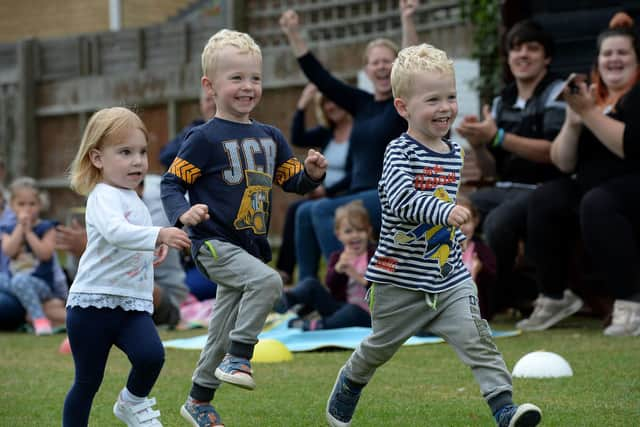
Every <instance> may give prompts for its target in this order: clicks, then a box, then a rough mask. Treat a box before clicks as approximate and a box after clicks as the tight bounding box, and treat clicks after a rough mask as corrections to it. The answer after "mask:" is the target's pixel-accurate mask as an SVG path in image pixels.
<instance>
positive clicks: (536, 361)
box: [512, 351, 573, 378]
mask: <svg viewBox="0 0 640 427" xmlns="http://www.w3.org/2000/svg"><path fill="white" fill-rule="evenodd" d="M512 375H513V376H514V377H520V378H557V377H571V376H573V370H572V369H571V365H569V362H567V361H566V360H565V359H564V358H563V357H562V356H560V355H558V354H556V353H551V352H548V351H534V352H532V353H528V354H525V355H524V356H522V358H521V359H520V360H518V362H516V365H515V366H514V367H513V373H512Z"/></svg>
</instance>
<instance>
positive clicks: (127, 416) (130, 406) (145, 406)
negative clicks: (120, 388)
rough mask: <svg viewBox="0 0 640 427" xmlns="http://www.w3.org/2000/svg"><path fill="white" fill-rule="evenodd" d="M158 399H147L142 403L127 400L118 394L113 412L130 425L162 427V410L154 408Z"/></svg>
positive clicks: (132, 426) (133, 426) (135, 426)
mask: <svg viewBox="0 0 640 427" xmlns="http://www.w3.org/2000/svg"><path fill="white" fill-rule="evenodd" d="M155 404H156V399H155V398H151V399H145V400H144V401H143V402H142V403H129V402H125V401H124V400H122V399H121V398H120V395H118V400H116V403H115V405H113V414H114V415H115V416H116V417H118V419H119V420H120V421H122V422H123V423H125V424H126V425H127V426H129V427H162V424H161V423H160V420H159V419H158V418H160V411H156V410H154V409H153V405H155Z"/></svg>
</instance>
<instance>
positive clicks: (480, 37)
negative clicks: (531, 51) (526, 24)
mask: <svg viewBox="0 0 640 427" xmlns="http://www.w3.org/2000/svg"><path fill="white" fill-rule="evenodd" d="M500 3H501V2H500V0H462V1H461V7H462V17H463V19H465V20H467V21H468V22H470V23H471V25H472V26H473V30H472V31H473V35H472V40H473V48H472V51H471V56H472V58H474V59H477V60H478V63H479V67H480V75H479V76H478V78H477V79H476V80H475V81H474V86H475V89H476V90H477V91H478V93H479V95H480V100H481V102H482V103H483V104H484V103H490V102H491V99H492V98H493V97H494V96H495V95H496V94H497V93H498V91H499V90H500V88H501V86H502V58H501V55H500V22H501V19H500Z"/></svg>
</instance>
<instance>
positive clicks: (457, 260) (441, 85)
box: [327, 44, 541, 427]
mask: <svg viewBox="0 0 640 427" xmlns="http://www.w3.org/2000/svg"><path fill="white" fill-rule="evenodd" d="M391 86H392V89H393V96H394V105H395V107H396V109H397V111H398V113H399V114H400V115H401V116H402V117H404V118H405V119H406V120H407V122H408V124H409V126H408V129H407V132H406V133H404V134H402V135H401V136H400V137H398V138H397V139H395V140H393V141H391V142H390V143H389V145H388V146H387V149H386V152H385V155H384V162H383V172H382V178H381V179H380V182H379V184H378V191H379V194H380V203H381V205H382V230H381V233H380V241H379V244H378V248H377V250H376V252H375V254H374V256H373V258H372V259H371V261H370V263H369V267H368V269H367V274H366V279H367V280H368V281H369V282H370V283H371V288H370V291H369V292H370V294H369V301H370V305H371V315H372V327H373V333H372V334H371V335H370V336H369V337H367V338H365V339H364V340H363V341H362V342H361V343H360V345H359V346H358V348H357V349H356V350H355V351H354V352H353V354H352V355H351V357H350V358H349V360H348V361H347V363H346V364H345V365H344V367H343V368H342V369H341V370H340V373H339V374H338V378H337V380H336V383H335V385H334V388H333V391H332V393H331V396H330V398H329V402H328V404H327V420H328V421H329V424H330V425H332V426H340V427H344V426H349V425H350V424H351V418H352V416H353V413H354V411H355V408H356V404H357V402H358V399H359V397H360V392H361V390H362V388H363V387H364V386H365V385H366V384H367V383H368V382H369V381H370V380H371V377H372V376H373V373H374V372H375V370H376V369H377V368H378V367H379V366H381V365H382V364H383V363H385V362H386V361H387V360H389V359H390V358H391V357H392V356H393V355H394V354H395V352H396V351H397V350H398V348H399V347H400V346H401V345H402V344H403V343H404V342H405V341H406V340H407V339H408V338H409V337H411V336H412V335H414V334H415V333H417V332H419V331H423V330H427V331H429V332H431V333H433V334H435V335H438V336H441V337H442V338H444V339H445V340H446V341H447V342H448V343H449V344H451V345H452V346H453V347H454V349H455V351H456V352H457V354H458V356H459V357H460V359H462V361H463V362H464V363H465V364H466V365H468V366H469V367H471V370H472V372H473V374H474V376H475V378H476V381H477V382H478V384H479V385H480V389H481V391H482V395H483V396H484V398H485V399H486V401H487V403H488V405H489V407H490V408H491V411H492V413H493V415H494V417H495V419H496V422H497V424H498V425H499V426H504V427H506V426H509V427H511V426H535V425H537V424H538V423H539V422H540V419H541V412H540V409H539V408H537V407H536V406H535V405H532V404H529V403H525V404H522V405H519V406H517V405H514V404H513V400H512V385H511V376H510V374H509V371H508V370H507V368H506V366H505V363H504V360H503V359H502V355H501V354H500V352H499V351H498V349H497V348H496V346H495V344H494V343H493V340H492V338H491V331H490V329H489V325H488V324H487V322H486V321H485V320H483V319H482V318H481V317H480V310H479V306H478V297H477V291H476V287H475V284H474V283H473V280H472V279H471V276H470V274H469V272H468V271H467V269H466V268H465V266H464V264H463V263H462V252H461V249H460V241H462V240H463V239H464V236H463V234H462V233H461V232H460V229H459V227H460V226H461V225H462V224H463V223H465V222H467V221H469V220H470V213H469V211H468V210H467V209H466V208H465V207H463V206H459V205H456V203H455V200H456V196H457V193H458V187H459V183H460V172H461V170H462V165H463V160H464V151H463V150H462V147H460V145H458V144H457V143H456V142H454V141H452V140H450V139H448V135H449V129H450V127H451V125H452V123H453V121H454V119H455V117H456V114H457V113H458V105H457V99H456V85H455V75H454V70H453V63H452V61H451V60H449V59H448V58H447V55H446V53H445V52H443V51H441V50H439V49H436V48H434V47H433V46H430V45H426V44H422V45H418V46H412V47H408V48H405V49H403V50H402V51H401V52H400V54H399V55H398V58H397V59H396V61H395V62H394V64H393V69H392V71H391Z"/></svg>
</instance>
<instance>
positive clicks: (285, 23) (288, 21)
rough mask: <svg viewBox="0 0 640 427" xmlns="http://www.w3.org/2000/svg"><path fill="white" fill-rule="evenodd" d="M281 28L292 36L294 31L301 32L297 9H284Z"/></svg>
mask: <svg viewBox="0 0 640 427" xmlns="http://www.w3.org/2000/svg"><path fill="white" fill-rule="evenodd" d="M280 28H281V29H282V31H283V32H284V33H285V34H286V35H287V37H290V36H291V34H292V33H299V32H300V19H299V18H298V14H297V13H296V11H295V10H293V9H289V10H286V11H284V13H283V14H282V15H281V16H280Z"/></svg>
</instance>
